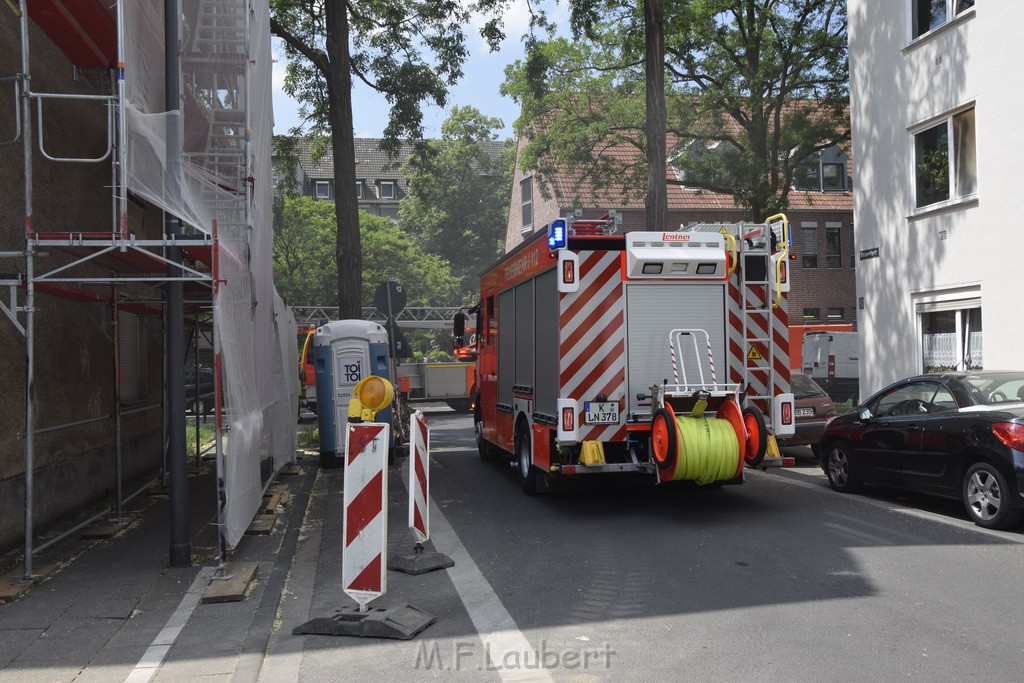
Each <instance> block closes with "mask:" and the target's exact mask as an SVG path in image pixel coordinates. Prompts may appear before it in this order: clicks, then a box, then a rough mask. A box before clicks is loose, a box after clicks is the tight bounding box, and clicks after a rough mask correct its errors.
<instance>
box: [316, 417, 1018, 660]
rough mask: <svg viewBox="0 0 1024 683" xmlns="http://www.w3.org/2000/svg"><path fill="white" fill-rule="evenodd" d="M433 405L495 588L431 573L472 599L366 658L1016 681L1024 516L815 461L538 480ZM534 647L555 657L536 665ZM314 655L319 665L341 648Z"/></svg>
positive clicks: (469, 540) (441, 498)
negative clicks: (1015, 524) (859, 485)
mask: <svg viewBox="0 0 1024 683" xmlns="http://www.w3.org/2000/svg"><path fill="white" fill-rule="evenodd" d="M429 419H430V427H431V442H432V452H431V460H432V477H431V480H432V481H431V486H432V491H431V493H432V497H433V499H434V501H435V502H436V503H437V510H438V511H439V512H440V513H441V516H442V517H443V520H441V519H437V518H435V520H434V521H433V524H434V528H435V529H437V527H438V524H440V523H447V525H450V528H451V531H452V532H453V533H454V535H455V536H457V538H458V541H460V542H461V544H462V546H463V547H464V549H465V551H466V552H467V553H468V557H469V558H470V559H471V563H469V564H472V565H473V566H474V567H475V568H476V569H478V570H479V575H480V576H481V577H482V578H483V579H484V581H485V586H486V588H485V590H484V592H483V593H481V588H480V585H479V582H477V583H473V582H472V581H469V580H468V579H466V578H465V577H464V576H463V577H462V578H460V577H459V575H457V574H454V573H453V574H452V575H451V576H452V577H453V578H452V581H451V584H449V583H448V581H447V580H444V581H439V580H438V579H431V581H433V582H434V583H435V584H436V585H435V587H434V588H433V589H431V590H430V591H429V592H430V594H431V595H432V596H433V599H434V600H443V601H450V600H453V599H454V600H458V597H456V596H461V598H462V606H458V605H456V606H455V607H451V606H449V608H446V609H445V611H446V619H441V618H439V621H438V624H436V625H435V626H432V627H431V628H430V629H429V630H428V631H426V632H425V633H424V634H423V635H422V636H421V637H420V639H418V640H419V642H418V644H414V643H416V641H413V643H404V644H401V645H392V646H391V649H389V647H388V646H385V645H376V646H374V647H372V649H370V650H369V651H367V652H364V659H365V661H363V662H362V663H359V660H358V658H357V659H355V660H351V661H350V662H349V663H350V664H352V666H353V667H354V668H353V669H351V670H350V671H351V672H352V673H362V674H367V675H370V674H371V671H369V670H366V671H363V670H362V669H363V668H364V667H370V666H372V665H373V663H374V662H376V663H377V664H378V666H380V662H381V661H382V658H386V659H387V661H388V664H387V665H386V668H385V669H384V670H385V671H386V672H387V673H388V674H389V675H392V676H394V675H398V676H403V677H405V676H410V675H413V674H415V673H419V674H428V675H429V674H430V667H426V666H425V664H426V660H425V659H424V653H426V654H429V653H430V652H434V654H436V655H437V657H436V659H435V664H438V663H440V664H441V665H443V666H445V667H446V670H447V671H448V673H449V674H451V673H454V671H455V670H456V669H457V670H459V671H461V672H463V673H464V674H467V675H468V676H469V677H472V678H479V677H483V678H491V679H494V680H497V679H498V678H505V679H513V678H515V677H516V676H515V675H514V674H517V673H520V674H525V675H526V677H528V678H533V677H536V676H538V675H539V676H543V675H544V674H545V673H547V674H548V675H550V677H551V678H553V679H555V680H593V679H614V680H652V679H658V678H666V679H700V680H783V679H785V680H822V679H829V680H879V679H884V680H892V679H897V678H908V677H909V678H911V679H920V680H955V679H960V678H968V677H972V678H973V677H982V676H984V677H985V678H988V679H990V680H1019V679H1020V676H1021V671H1022V669H1024V591H1022V590H1021V589H1020V570H1021V567H1022V566H1024V529H1018V530H1016V531H1013V532H990V531H986V530H981V529H978V528H977V527H975V526H973V525H972V524H970V523H969V522H968V521H967V520H966V518H965V516H964V513H963V512H962V511H961V510H960V508H959V506H958V505H957V504H956V503H946V502H942V501H933V500H930V499H917V498H907V497H903V496H901V495H896V494H893V493H888V492H884V491H882V492H878V491H876V492H871V493H870V494H869V495H867V496H849V495H842V494H838V493H835V492H833V491H832V490H831V489H829V488H828V485H827V483H826V480H825V478H824V476H823V475H822V474H821V472H820V470H818V469H817V467H816V466H815V465H814V464H813V462H811V461H810V460H804V461H801V462H800V464H799V465H798V467H796V468H794V469H792V470H786V471H769V472H748V475H747V480H746V483H744V484H743V485H742V486H735V487H722V488H718V489H706V490H702V489H694V488H686V487H679V486H669V485H661V486H657V487H652V486H649V485H646V484H642V483H633V484H627V483H624V482H622V481H621V480H617V479H612V480H604V481H596V480H594V481H586V482H582V484H583V485H580V486H576V487H572V488H571V490H567V491H562V492H558V493H553V494H547V495H541V496H535V497H530V496H527V495H525V494H523V493H522V492H521V491H520V489H519V487H518V483H517V480H516V478H515V474H514V472H513V470H512V469H511V467H508V466H504V465H495V464H487V463H484V462H482V461H480V459H479V458H478V456H477V454H476V449H475V445H474V444H473V441H472V429H471V424H470V420H469V418H468V417H467V416H461V415H455V414H454V413H450V412H436V413H430V414H429ZM798 452H799V451H798ZM806 453H807V454H808V455H809V451H806ZM393 514H394V513H393ZM434 540H435V541H436V542H437V543H438V544H439V546H440V544H441V543H442V540H443V541H444V542H446V543H447V542H448V540H447V539H438V538H437V533H436V532H435V539H434ZM463 564H467V563H463ZM472 568H473V567H470V568H469V569H472ZM462 569H466V567H462ZM439 574H440V573H439ZM467 581H469V583H467ZM404 585H405V586H410V585H412V584H404ZM399 590H402V589H401V586H400V587H399ZM487 590H489V591H492V592H491V593H489V594H485V593H487ZM467 592H468V593H469V595H468V596H467V595H466V594H467ZM414 593H415V591H414ZM421 599H425V595H424V594H421ZM446 604H447V603H446ZM481 606H482V607H481ZM502 608H503V609H504V610H505V614H504V615H503V614H501V609H502ZM464 610H465V611H464ZM481 610H482V611H481ZM467 613H468V616H469V617H470V618H468V619H467ZM481 615H483V616H481ZM505 616H507V617H510V618H511V622H514V623H513V627H514V629H513V630H515V631H517V633H518V635H519V638H518V639H516V638H513V639H512V640H511V641H507V642H505V645H504V649H501V648H498V650H497V652H498V654H499V655H501V658H495V657H494V656H493V654H492V656H491V657H488V656H487V654H488V653H487V651H486V649H487V643H488V638H487V637H485V638H484V639H483V640H482V641H481V640H480V639H479V638H478V637H477V631H478V630H480V623H483V624H486V623H487V622H488V619H493V620H495V621H497V622H498V623H500V624H504V627H503V628H505V629H506V630H507V627H508V625H509V623H511V622H509V621H507V620H505V621H502V619H504V617H505ZM445 622H447V623H445ZM478 622H480V623H478ZM484 630H486V626H485V628H484ZM501 633H503V634H505V635H507V633H506V632H505V631H504V630H503V631H501ZM485 635H486V634H485ZM513 635H516V634H513ZM509 643H511V645H509ZM524 643H526V644H528V645H524ZM518 646H523V649H527V650H532V651H533V652H530V651H527V652H524V653H521V654H518V653H516V652H515V648H516V647H518ZM424 647H426V648H427V649H426V651H424V649H423V648H424ZM396 652H401V656H390V655H388V654H387V653H392V654H394V653H396ZM510 652H511V654H509V653H510ZM537 652H539V653H540V656H542V657H544V656H545V653H547V654H546V659H543V660H542V661H541V664H544V665H547V670H546V671H540V670H536V669H527V668H525V667H527V666H529V665H531V664H536V659H537V656H538V655H537V654H536V653H537ZM371 653H372V655H371ZM588 653H589V655H588ZM602 653H603V654H602ZM335 654H337V652H336V651H335ZM305 655H306V661H304V664H303V672H304V674H305V676H304V677H307V678H317V677H318V674H323V673H326V668H328V667H329V661H331V660H333V661H335V662H336V661H337V660H335V658H334V656H328V655H321V656H320V659H319V660H318V659H317V655H316V648H315V647H314V648H312V649H311V648H310V646H309V645H307V646H306V653H305ZM417 658H419V661H418V662H417ZM584 659H586V662H584ZM584 664H585V665H584ZM499 667H502V668H499ZM417 669H418V671H417ZM424 669H427V670H424ZM377 671H378V673H380V669H378V670H377ZM433 673H434V674H437V673H439V672H438V671H437V669H436V667H434V671H433ZM414 677H416V678H419V676H414Z"/></svg>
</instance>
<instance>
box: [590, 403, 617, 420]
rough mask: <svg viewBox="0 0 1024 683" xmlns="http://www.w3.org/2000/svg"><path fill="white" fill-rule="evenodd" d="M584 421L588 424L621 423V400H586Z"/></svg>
mask: <svg viewBox="0 0 1024 683" xmlns="http://www.w3.org/2000/svg"><path fill="white" fill-rule="evenodd" d="M583 422H584V424H588V425H616V424H619V402H618V401H600V402H599V401H584V403H583Z"/></svg>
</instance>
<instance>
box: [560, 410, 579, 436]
mask: <svg viewBox="0 0 1024 683" xmlns="http://www.w3.org/2000/svg"><path fill="white" fill-rule="evenodd" d="M574 429H576V415H575V411H574V410H573V409H572V408H569V407H565V408H562V431H564V432H571V431H573V430H574Z"/></svg>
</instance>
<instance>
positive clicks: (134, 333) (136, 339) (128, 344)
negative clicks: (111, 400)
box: [117, 311, 146, 403]
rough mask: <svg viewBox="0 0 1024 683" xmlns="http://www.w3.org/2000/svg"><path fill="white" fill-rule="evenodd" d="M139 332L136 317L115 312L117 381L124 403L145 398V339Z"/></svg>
mask: <svg viewBox="0 0 1024 683" xmlns="http://www.w3.org/2000/svg"><path fill="white" fill-rule="evenodd" d="M141 332H142V330H141V329H140V325H139V316H138V315H136V314H135V313H127V312H125V311H118V312H117V343H118V348H117V357H118V365H119V372H118V380H119V389H120V391H121V401H122V402H124V403H130V402H132V401H138V400H140V399H143V398H145V397H146V367H145V366H144V359H145V357H146V346H145V339H146V338H145V335H143V334H141Z"/></svg>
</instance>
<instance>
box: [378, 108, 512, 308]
mask: <svg viewBox="0 0 1024 683" xmlns="http://www.w3.org/2000/svg"><path fill="white" fill-rule="evenodd" d="M503 126H504V124H503V123H502V121H501V119H497V118H492V117H489V116H484V115H483V114H481V113H480V112H479V111H478V110H476V109H475V108H473V107H454V108H453V109H452V111H451V114H450V115H449V117H448V118H447V119H446V120H445V122H444V123H443V124H442V126H441V139H440V140H431V141H429V142H427V150H426V151H427V153H426V154H425V155H423V156H422V157H421V158H418V159H414V160H413V161H411V162H410V163H408V164H406V165H405V167H404V168H403V169H402V173H403V175H404V176H405V178H406V180H407V181H408V183H409V194H408V196H407V197H405V198H404V199H403V200H402V203H401V205H400V207H399V212H398V217H399V225H401V226H402V228H403V229H404V230H405V231H406V232H407V233H409V234H410V235H412V236H413V237H414V238H415V239H416V241H417V244H419V245H421V246H422V247H423V249H424V250H425V251H427V252H430V253H431V254H436V255H438V256H440V257H441V258H443V259H445V260H447V261H448V262H449V263H451V266H452V270H453V271H454V273H455V275H456V277H457V278H459V279H460V285H461V301H458V302H454V303H468V302H471V301H475V299H476V297H477V296H478V292H479V288H478V285H479V280H478V277H477V275H478V274H479V272H480V271H481V270H483V269H484V268H485V267H486V266H488V265H490V264H491V263H492V262H493V261H494V260H495V259H496V258H497V257H498V255H499V254H500V253H501V251H502V248H503V246H504V243H505V230H506V227H507V224H508V202H509V196H510V195H509V193H510V191H511V185H512V170H513V164H514V163H515V144H514V143H513V142H512V141H510V140H506V141H505V142H504V143H501V151H500V154H499V156H497V157H495V156H493V155H492V152H491V151H490V150H489V149H488V148H489V147H490V148H491V149H493V148H494V147H495V146H496V144H495V143H496V142H497V139H498V134H497V133H496V132H495V131H496V130H498V129H501V128H502V127H503ZM488 143H490V144H488Z"/></svg>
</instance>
